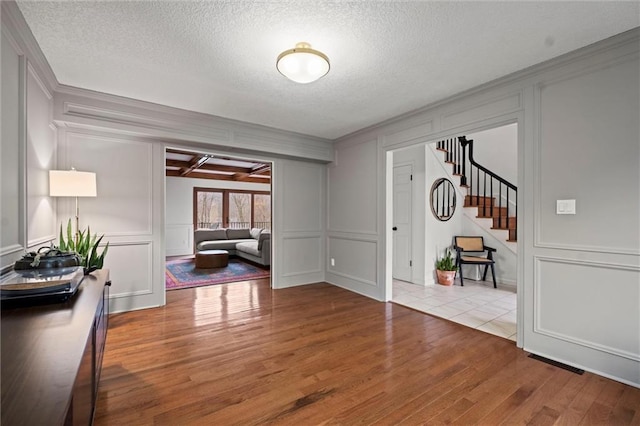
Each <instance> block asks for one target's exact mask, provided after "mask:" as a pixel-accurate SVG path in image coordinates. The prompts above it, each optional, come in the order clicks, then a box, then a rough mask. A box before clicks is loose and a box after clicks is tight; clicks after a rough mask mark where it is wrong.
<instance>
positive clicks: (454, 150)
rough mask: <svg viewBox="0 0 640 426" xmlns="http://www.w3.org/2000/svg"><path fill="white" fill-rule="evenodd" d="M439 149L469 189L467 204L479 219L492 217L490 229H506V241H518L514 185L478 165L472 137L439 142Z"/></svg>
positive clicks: (454, 174) (454, 172)
mask: <svg viewBox="0 0 640 426" xmlns="http://www.w3.org/2000/svg"><path fill="white" fill-rule="evenodd" d="M436 150H438V151H441V152H443V153H444V156H445V158H444V161H445V163H447V164H451V166H452V167H453V176H458V177H459V178H460V186H461V187H462V188H465V189H466V192H467V194H466V195H465V197H464V207H470V208H477V215H476V217H477V218H484V219H492V220H493V224H492V226H491V229H496V230H504V231H507V234H508V236H507V241H508V242H516V241H517V234H518V232H517V231H518V229H517V214H518V208H517V204H516V203H517V199H518V196H517V195H518V189H517V187H516V186H515V185H513V184H512V183H510V182H508V181H507V180H505V179H503V178H502V177H500V176H498V175H497V174H496V173H494V172H492V171H491V170H489V169H487V168H486V167H484V166H482V165H480V164H478V163H477V162H476V161H475V160H474V158H473V140H467V138H466V137H465V136H460V137H457V138H451V139H445V140H442V141H439V142H437V144H436Z"/></svg>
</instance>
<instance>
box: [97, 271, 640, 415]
mask: <svg viewBox="0 0 640 426" xmlns="http://www.w3.org/2000/svg"><path fill="white" fill-rule="evenodd" d="M110 321H111V323H110V327H109V332H108V338H107V343H106V352H105V356H104V364H103V370H102V378H101V382H100V389H99V397H98V403H97V412H96V419H95V420H96V421H95V424H96V425H150V424H159V425H189V424H198V425H233V424H238V425H255V424H287V425H289V424H290V425H317V424H345V425H351V424H380V425H395V424H406V425H413V424H423V423H428V424H442V423H455V424H462V425H468V424H483V425H496V424H500V423H505V424H524V423H530V424H554V423H555V424H566V425H577V424H593V425H602V424H640V389H636V388H633V387H630V386H626V385H623V384H620V383H618V382H615V381H612V380H609V379H606V378H603V377H599V376H596V375H593V374H589V373H585V374H584V375H582V376H580V375H577V374H574V373H571V372H568V371H565V370H562V369H559V368H556V367H552V366H550V365H548V364H545V363H542V362H540V361H535V360H533V359H530V358H527V354H526V353H525V352H523V351H521V350H519V349H517V348H516V347H515V345H514V343H513V342H512V341H510V340H507V339H504V338H500V337H497V336H492V335H489V334H486V333H483V332H481V331H477V330H473V329H470V328H467V327H465V326H463V325H459V324H455V323H452V322H449V321H446V320H443V319H439V318H435V317H431V316H428V315H426V314H423V313H420V312H416V311H413V310H411V309H408V308H405V307H403V306H400V305H395V304H391V303H387V304H385V303H379V302H375V301H373V300H371V299H368V298H365V297H363V296H359V295H357V294H354V293H351V292H349V291H346V290H343V289H340V288H337V287H334V286H331V285H328V284H314V285H309V286H303V287H297V288H292V289H285V290H276V291H272V290H271V289H270V288H269V284H268V281H267V280H261V281H252V282H246V283H235V284H228V285H218V286H212V287H204V288H197V289H185V290H178V291H172V292H168V293H167V306H165V307H162V308H156V309H148V310H143V311H135V312H128V313H124V314H116V315H112V316H111V318H110Z"/></svg>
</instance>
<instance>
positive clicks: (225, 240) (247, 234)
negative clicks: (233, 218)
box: [193, 228, 271, 266]
mask: <svg viewBox="0 0 640 426" xmlns="http://www.w3.org/2000/svg"><path fill="white" fill-rule="evenodd" d="M193 242H194V244H195V246H196V251H202V250H227V251H228V252H229V254H230V255H235V256H238V257H242V258H244V259H247V260H250V261H252V262H256V263H259V264H261V265H265V266H268V265H271V232H270V231H269V230H268V229H260V228H251V229H224V228H223V229H196V230H195V232H194V236H193Z"/></svg>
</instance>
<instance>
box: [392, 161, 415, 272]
mask: <svg viewBox="0 0 640 426" xmlns="http://www.w3.org/2000/svg"><path fill="white" fill-rule="evenodd" d="M412 172H413V171H412V167H411V165H406V166H396V167H394V168H393V278H396V279H398V280H402V281H411V279H412V277H411V276H412V273H411V271H412V259H411V235H412V230H411V181H412Z"/></svg>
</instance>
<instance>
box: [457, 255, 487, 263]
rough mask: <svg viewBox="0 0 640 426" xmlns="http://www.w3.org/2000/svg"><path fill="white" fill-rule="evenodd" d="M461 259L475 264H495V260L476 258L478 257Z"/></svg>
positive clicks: (463, 257) (462, 257)
mask: <svg viewBox="0 0 640 426" xmlns="http://www.w3.org/2000/svg"><path fill="white" fill-rule="evenodd" d="M460 259H461V260H462V261H463V262H473V263H493V260H491V259H487V258H486V257H476V256H461V257H460Z"/></svg>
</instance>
